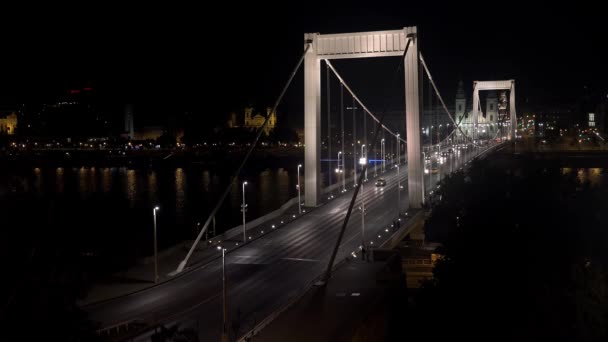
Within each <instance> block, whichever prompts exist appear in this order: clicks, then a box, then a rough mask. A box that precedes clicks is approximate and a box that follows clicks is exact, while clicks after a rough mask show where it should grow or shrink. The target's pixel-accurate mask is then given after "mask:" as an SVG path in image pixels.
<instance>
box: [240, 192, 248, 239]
mask: <svg viewBox="0 0 608 342" xmlns="http://www.w3.org/2000/svg"><path fill="white" fill-rule="evenodd" d="M245 185H247V181H244V182H243V204H241V211H242V212H243V243H246V242H247V230H246V228H245V212H247V204H246V203H245Z"/></svg>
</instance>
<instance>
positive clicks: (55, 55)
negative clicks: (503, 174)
mask: <svg viewBox="0 0 608 342" xmlns="http://www.w3.org/2000/svg"><path fill="white" fill-rule="evenodd" d="M424 3H426V4H425V5H424V4H413V3H410V2H408V1H399V2H395V3H380V2H377V1H367V2H360V3H356V2H350V4H349V5H344V6H342V7H340V6H337V5H331V6H328V5H327V4H321V5H317V6H311V7H308V6H305V2H302V3H298V4H296V3H291V2H289V3H288V4H287V3H286V4H285V5H282V6H279V7H277V6H274V5H259V4H257V2H256V4H247V5H241V4H237V3H236V2H234V3H232V2H222V3H215V4H213V6H214V7H215V8H214V9H211V8H210V7H205V4H204V3H198V4H196V6H195V5H192V6H190V7H179V6H177V5H168V4H163V5H153V4H151V3H149V4H147V5H146V6H145V7H144V6H139V7H135V6H132V7H124V6H125V5H121V6H100V7H95V8H93V7H88V8H62V9H59V8H51V9H40V10H39V11H37V13H33V12H29V11H24V10H20V11H4V12H3V21H4V22H3V25H2V29H1V30H0V38H1V40H2V61H3V62H2V63H0V79H1V82H0V104H2V105H12V104H16V103H20V102H27V103H41V102H42V103H44V102H50V101H54V100H56V99H57V97H58V96H60V95H62V94H64V93H65V91H66V89H69V88H70V87H82V86H85V85H92V86H93V87H94V88H95V90H96V92H97V93H98V94H99V99H100V101H104V102H108V103H129V102H133V103H137V104H140V107H139V108H140V112H145V115H147V116H150V117H152V118H161V117H166V116H167V115H171V113H173V112H180V111H191V112H193V113H195V114H196V115H197V116H200V117H201V118H205V119H212V120H218V121H222V122H223V121H225V119H224V118H225V117H227V113H228V112H229V111H230V110H233V109H238V108H241V107H242V106H244V105H245V104H248V103H251V104H254V105H256V106H258V107H265V106H269V105H271V104H272V102H273V101H274V99H275V97H276V96H277V94H278V92H279V90H280V88H281V86H282V83H283V82H284V81H285V79H286V78H287V76H288V74H289V71H290V69H291V68H292V67H293V65H294V64H295V62H296V61H297V59H298V57H299V55H300V53H301V51H302V46H303V44H302V41H303V34H304V33H305V32H320V33H338V32H349V31H367V30H386V29H399V28H402V27H404V26H413V25H416V26H418V31H419V37H420V44H421V51H422V53H423V55H424V56H425V58H426V60H427V63H428V64H429V67H430V69H431V71H432V72H433V74H434V78H435V80H436V81H437V83H438V85H439V87H440V90H441V91H442V93H444V96H445V97H446V99H447V100H448V101H452V98H453V96H454V93H455V89H456V86H457V83H458V79H463V80H464V81H465V85H466V86H467V87H469V88H471V87H472V86H471V81H472V80H473V79H478V80H487V79H510V78H514V79H516V80H517V91H518V105H520V106H524V105H530V106H532V107H534V106H540V107H541V108H542V107H543V106H550V107H551V108H554V107H559V106H562V105H564V106H565V105H567V104H570V103H573V102H576V101H577V99H578V97H579V96H580V95H581V94H582V93H583V87H584V86H587V87H589V88H590V89H594V90H597V91H598V92H599V93H605V92H606V91H607V88H608V85H607V84H608V83H607V82H606V81H607V80H608V71H607V68H606V66H605V63H604V61H606V60H608V58H607V57H608V53H607V50H608V49H607V48H606V44H607V43H606V41H607V40H606V38H605V37H606V34H607V33H608V28H607V26H606V23H605V20H606V18H607V15H606V14H605V12H604V11H603V10H600V8H599V5H595V4H593V5H592V4H589V5H582V4H581V5H572V4H571V5H568V6H564V5H557V4H555V3H553V4H551V5H545V6H541V5H532V4H531V2H528V3H520V4H517V3H509V2H506V1H505V2H488V3H486V4H477V5H475V6H460V5H458V4H455V3H456V2H450V3H451V4H450V5H444V4H440V3H439V2H436V1H425V2H424ZM47 10H48V11H47ZM217 23H219V25H217ZM397 63H398V60H397V59H396V58H384V59H378V60H373V61H372V60H365V61H362V60H356V61H339V62H336V63H335V65H336V66H337V67H338V69H339V70H340V71H341V72H342V73H343V75H344V76H345V77H346V79H347V80H349V83H352V85H353V87H355V89H358V90H359V91H358V93H360V94H361V97H362V98H364V99H366V102H368V103H369V104H370V105H371V106H375V107H380V106H381V104H382V103H383V101H384V100H383V99H384V98H385V97H386V96H384V95H386V91H387V90H385V88H384V87H385V85H386V84H387V83H388V80H390V79H391V78H392V74H393V72H394V70H395V69H396V66H397ZM323 77H324V76H323ZM295 82H296V83H295V86H294V87H293V88H292V89H291V90H290V92H289V93H288V94H287V98H286V101H287V102H286V103H287V104H286V105H285V106H283V112H284V113H286V115H289V116H290V120H289V122H290V123H291V124H292V125H298V124H299V123H300V122H301V118H300V117H299V116H300V114H299V113H301V103H302V96H303V94H302V83H303V78H302V77H301V75H299V76H298V78H296V80H295ZM395 91H396V92H395V94H397V93H398V92H399V90H398V89H396V90H395ZM469 91H470V90H469ZM395 94H392V95H395ZM392 97H393V98H394V99H393V101H394V102H393V103H390V106H391V107H392V109H395V108H396V107H398V106H399V105H401V102H400V101H401V100H400V99H399V98H398V97H396V96H392ZM220 119H221V120H220Z"/></svg>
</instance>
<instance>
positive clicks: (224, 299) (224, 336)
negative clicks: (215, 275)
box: [217, 246, 228, 342]
mask: <svg viewBox="0 0 608 342" xmlns="http://www.w3.org/2000/svg"><path fill="white" fill-rule="evenodd" d="M217 249H218V250H221V251H222V307H223V311H224V314H223V324H222V342H228V293H227V291H226V290H227V289H226V248H223V247H222V246H217Z"/></svg>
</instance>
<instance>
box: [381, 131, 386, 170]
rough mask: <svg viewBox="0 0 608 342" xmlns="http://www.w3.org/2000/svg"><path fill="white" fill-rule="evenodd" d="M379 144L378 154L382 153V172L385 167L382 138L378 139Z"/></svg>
mask: <svg viewBox="0 0 608 342" xmlns="http://www.w3.org/2000/svg"><path fill="white" fill-rule="evenodd" d="M380 142H381V144H380V154H382V157H381V158H382V173H384V171H385V169H386V165H385V164H386V162H385V160H384V159H385V158H384V139H382V140H380Z"/></svg>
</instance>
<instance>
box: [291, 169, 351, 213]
mask: <svg viewBox="0 0 608 342" xmlns="http://www.w3.org/2000/svg"><path fill="white" fill-rule="evenodd" d="M338 163H340V161H339V160H338ZM301 167H302V164H298V186H297V188H298V213H300V214H302V200H301V199H300V168H301Z"/></svg>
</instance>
